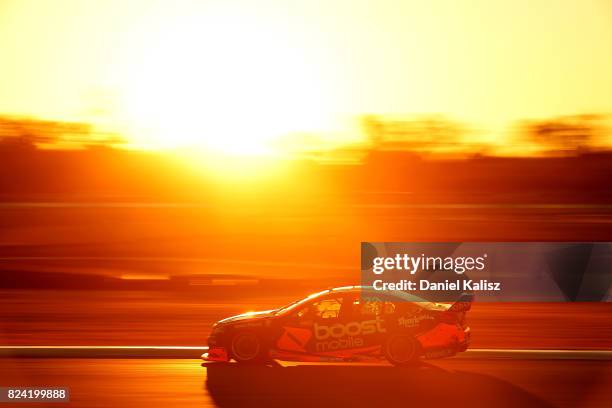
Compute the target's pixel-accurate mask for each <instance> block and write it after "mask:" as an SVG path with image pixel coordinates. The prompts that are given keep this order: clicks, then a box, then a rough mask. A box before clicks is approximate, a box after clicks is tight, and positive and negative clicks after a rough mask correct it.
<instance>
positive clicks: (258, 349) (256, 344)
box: [230, 331, 268, 363]
mask: <svg viewBox="0 0 612 408" xmlns="http://www.w3.org/2000/svg"><path fill="white" fill-rule="evenodd" d="M230 351H231V357H232V358H233V359H234V360H236V361H237V362H239V363H263V362H265V361H266V360H267V357H268V355H267V350H266V349H265V347H264V345H263V343H262V341H261V340H260V338H259V336H257V334H255V333H254V332H251V331H243V332H238V333H236V335H235V336H234V337H233V338H232V341H231V345H230Z"/></svg>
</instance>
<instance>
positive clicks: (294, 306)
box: [275, 289, 329, 315]
mask: <svg viewBox="0 0 612 408" xmlns="http://www.w3.org/2000/svg"><path fill="white" fill-rule="evenodd" d="M326 293H329V289H327V290H323V291H321V292H317V293H313V294H312V295H308V296H306V297H305V298H303V299H300V300H296V301H295V302H291V303H289V304H288V305H286V306H283V307H281V308H279V309H277V310H276V313H275V314H277V315H279V314H286V313H291V311H293V310H295V309H297V308H299V307H300V306H302V305H303V304H304V303H307V302H309V301H311V300H312V299H314V298H318V297H319V296H322V295H324V294H326Z"/></svg>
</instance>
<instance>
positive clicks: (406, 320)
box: [397, 314, 434, 328]
mask: <svg viewBox="0 0 612 408" xmlns="http://www.w3.org/2000/svg"><path fill="white" fill-rule="evenodd" d="M423 320H434V317H433V316H431V315H428V314H419V315H416V316H411V317H403V316H402V317H400V318H399V319H397V324H398V325H399V326H400V327H407V328H408V327H417V326H419V325H420V324H421V322H422V321H423Z"/></svg>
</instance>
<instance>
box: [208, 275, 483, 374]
mask: <svg viewBox="0 0 612 408" xmlns="http://www.w3.org/2000/svg"><path fill="white" fill-rule="evenodd" d="M472 300H473V297H472V295H471V294H463V295H462V296H461V297H460V298H459V300H458V301H457V302H455V303H453V304H449V303H434V302H428V301H425V300H423V299H420V298H418V297H416V296H414V295H410V294H408V293H406V292H400V291H398V292H395V291H393V292H390V291H384V292H381V291H376V290H374V289H373V288H371V287H364V286H346V287H340V288H334V289H328V290H324V291H322V292H319V293H315V294H313V295H310V296H308V297H306V298H304V299H301V300H298V301H296V302H293V303H291V304H289V305H287V306H284V307H281V308H279V309H275V310H267V311H262V312H250V313H244V314H241V315H237V316H233V317H229V318H227V319H223V320H221V321H219V322H217V323H215V324H214V325H213V330H212V333H211V335H210V337H209V339H208V346H209V350H208V353H206V354H204V355H203V356H202V358H203V359H204V360H206V361H230V360H234V361H236V362H239V363H267V362H270V361H272V360H274V359H279V360H286V361H355V360H362V359H383V358H386V359H387V360H388V361H389V362H391V363H392V364H395V365H408V364H413V363H415V362H416V361H418V360H419V359H420V358H422V357H424V358H428V359H431V358H441V357H448V356H452V355H455V354H456V353H458V352H462V351H465V350H466V349H467V348H468V346H469V343H470V328H469V327H468V326H467V324H466V319H465V316H466V312H467V311H468V310H469V309H470V307H471V303H472Z"/></svg>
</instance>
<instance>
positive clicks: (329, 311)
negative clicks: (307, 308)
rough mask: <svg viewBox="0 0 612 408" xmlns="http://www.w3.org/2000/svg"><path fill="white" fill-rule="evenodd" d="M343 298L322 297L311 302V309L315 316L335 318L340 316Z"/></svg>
mask: <svg viewBox="0 0 612 408" xmlns="http://www.w3.org/2000/svg"><path fill="white" fill-rule="evenodd" d="M342 300H343V298H341V297H340V298H329V299H322V300H319V301H318V302H314V303H313V304H312V311H313V315H314V317H315V318H319V319H336V318H338V317H339V316H340V310H341V309H342Z"/></svg>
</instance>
